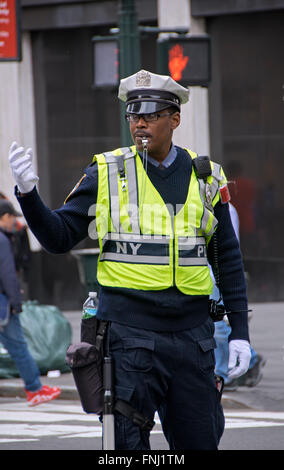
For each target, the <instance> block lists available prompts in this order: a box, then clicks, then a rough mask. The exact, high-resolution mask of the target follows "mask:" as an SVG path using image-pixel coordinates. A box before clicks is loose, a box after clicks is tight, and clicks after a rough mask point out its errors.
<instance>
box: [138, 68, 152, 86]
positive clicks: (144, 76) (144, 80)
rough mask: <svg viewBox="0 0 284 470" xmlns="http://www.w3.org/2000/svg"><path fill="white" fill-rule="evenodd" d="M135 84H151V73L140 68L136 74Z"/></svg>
mask: <svg viewBox="0 0 284 470" xmlns="http://www.w3.org/2000/svg"><path fill="white" fill-rule="evenodd" d="M136 86H137V87H148V86H151V75H150V74H149V72H146V71H145V70H140V72H137V74H136Z"/></svg>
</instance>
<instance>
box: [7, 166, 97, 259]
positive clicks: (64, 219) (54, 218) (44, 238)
mask: <svg viewBox="0 0 284 470" xmlns="http://www.w3.org/2000/svg"><path fill="white" fill-rule="evenodd" d="M85 175H86V176H85ZM97 183H98V173H97V166H96V164H94V165H90V166H89V167H88V168H87V169H86V172H85V174H84V177H83V178H82V179H81V180H80V182H79V184H78V186H77V187H76V189H74V190H73V191H72V192H71V193H70V195H69V196H68V197H67V200H66V201H65V203H64V204H63V205H62V207H60V208H59V209H56V210H54V211H52V210H51V209H49V208H48V207H47V206H46V205H45V204H44V202H43V201H42V200H41V198H40V196H39V194H38V192H37V190H36V188H34V189H33V190H32V191H31V192H29V193H27V194H25V195H23V196H20V195H19V194H17V192H16V196H17V199H18V201H19V203H20V205H21V209H22V212H23V214H24V217H25V219H26V221H27V223H28V225H29V228H30V229H31V231H32V232H33V234H34V235H35V237H36V238H37V239H38V241H39V242H40V244H41V245H42V246H43V247H44V248H45V249H46V250H47V251H49V252H51V253H65V252H67V251H69V250H71V249H72V248H73V247H74V246H75V245H76V244H77V243H79V242H80V241H82V240H83V239H84V238H86V237H87V235H88V228H89V224H90V223H91V221H92V220H93V219H94V216H89V215H88V214H89V209H90V207H91V206H92V205H93V204H95V203H96V200H97Z"/></svg>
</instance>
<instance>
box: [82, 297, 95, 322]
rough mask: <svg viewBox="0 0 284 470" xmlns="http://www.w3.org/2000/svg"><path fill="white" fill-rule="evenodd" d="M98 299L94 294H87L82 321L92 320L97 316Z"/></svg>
mask: <svg viewBox="0 0 284 470" xmlns="http://www.w3.org/2000/svg"><path fill="white" fill-rule="evenodd" d="M97 308H98V298H97V293H96V292H89V296H88V298H87V300H86V301H85V302H84V305H83V316H82V319H83V320H85V319H88V318H93V317H95V316H96V314H97Z"/></svg>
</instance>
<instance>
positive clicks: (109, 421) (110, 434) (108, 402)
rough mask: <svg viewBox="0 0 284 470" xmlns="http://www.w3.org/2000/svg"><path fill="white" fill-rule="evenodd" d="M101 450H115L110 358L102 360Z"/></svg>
mask: <svg viewBox="0 0 284 470" xmlns="http://www.w3.org/2000/svg"><path fill="white" fill-rule="evenodd" d="M103 376H104V410H103V450H114V449H115V438H114V414H113V399H114V397H113V370H112V360H111V357H105V358H104V372H103Z"/></svg>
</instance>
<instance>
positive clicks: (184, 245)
mask: <svg viewBox="0 0 284 470" xmlns="http://www.w3.org/2000/svg"><path fill="white" fill-rule="evenodd" d="M178 264H179V266H207V264H208V263H207V250H206V242H205V238H204V237H179V238H178Z"/></svg>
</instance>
